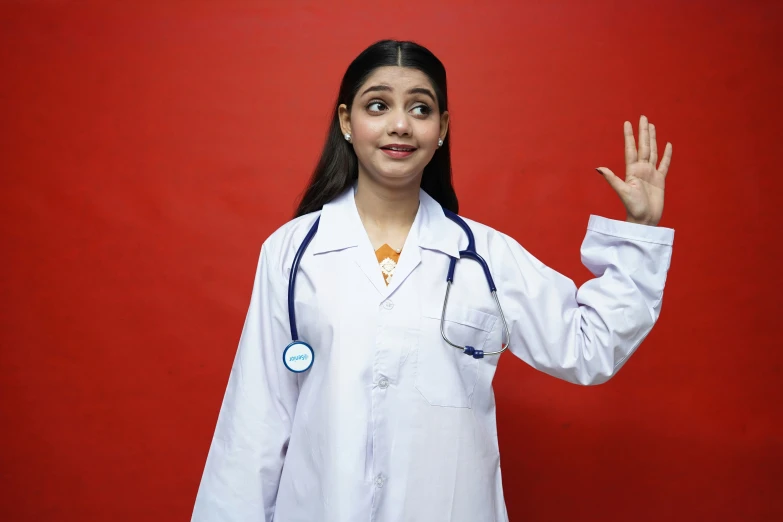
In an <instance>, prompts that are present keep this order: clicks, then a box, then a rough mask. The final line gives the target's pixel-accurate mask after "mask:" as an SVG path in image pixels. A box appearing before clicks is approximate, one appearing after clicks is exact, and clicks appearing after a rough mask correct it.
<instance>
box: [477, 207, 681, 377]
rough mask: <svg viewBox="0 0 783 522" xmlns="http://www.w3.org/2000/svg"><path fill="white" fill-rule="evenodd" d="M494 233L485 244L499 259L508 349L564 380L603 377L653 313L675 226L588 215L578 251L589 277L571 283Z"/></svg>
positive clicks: (637, 340) (639, 337) (625, 356)
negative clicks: (492, 239)
mask: <svg viewBox="0 0 783 522" xmlns="http://www.w3.org/2000/svg"><path fill="white" fill-rule="evenodd" d="M500 237H501V238H502V239H501V241H499V242H497V243H499V244H495V245H492V246H491V247H490V252H491V253H492V254H494V255H496V256H497V257H496V258H495V256H494V255H493V258H495V259H498V260H499V265H500V266H499V267H497V268H496V270H498V272H499V273H500V274H501V281H499V282H498V283H499V284H498V294H499V296H498V297H499V300H500V303H501V305H502V306H503V308H504V315H505V316H506V319H507V320H508V322H509V329H510V330H511V346H510V348H509V350H510V351H511V352H512V353H514V354H515V355H516V356H517V357H519V358H520V359H522V360H523V361H525V362H526V363H528V364H530V365H531V366H533V367H534V368H536V369H538V370H541V371H543V372H545V373H548V374H550V375H553V376H555V377H558V378H561V379H564V380H566V381H569V382H573V383H576V384H584V385H589V384H601V383H603V382H606V381H607V380H609V378H610V377H612V376H613V375H614V374H616V373H617V371H618V370H619V369H620V367H622V365H623V364H624V363H625V361H626V360H627V359H628V357H629V356H630V355H631V354H632V353H633V352H634V351H635V350H636V348H637V347H638V346H639V344H640V343H641V342H642V341H643V340H644V338H645V337H646V336H647V334H648V333H649V332H650V330H651V329H652V327H653V324H655V321H656V320H657V319H658V316H659V314H660V311H661V301H662V299H663V287H664V284H665V282H666V275H667V272H668V270H669V265H670V262H671V255H672V244H673V240H674V230H672V229H668V228H659V227H651V226H645V225H636V224H632V223H626V222H623V221H615V220H611V219H606V218H602V217H598V216H591V217H590V221H589V223H588V227H587V234H586V236H585V239H584V241H583V243H582V251H581V252H582V263H583V264H584V265H585V267H587V269H588V270H590V272H591V273H592V274H593V275H594V276H595V278H594V279H591V280H589V281H587V282H586V283H585V284H584V285H582V286H581V287H580V288H578V289H577V287H576V285H575V284H574V282H573V281H572V280H570V279H568V278H567V277H565V276H563V275H561V274H559V273H557V272H555V271H554V270H552V269H550V268H548V267H546V266H544V264H542V263H541V262H540V261H538V260H537V259H536V258H534V257H533V256H532V255H530V254H529V253H528V252H527V251H526V250H525V249H524V248H522V246H520V245H519V243H517V242H516V241H514V240H513V239H511V238H510V237H508V236H506V235H503V234H500ZM493 260H494V259H493ZM493 264H495V263H493Z"/></svg>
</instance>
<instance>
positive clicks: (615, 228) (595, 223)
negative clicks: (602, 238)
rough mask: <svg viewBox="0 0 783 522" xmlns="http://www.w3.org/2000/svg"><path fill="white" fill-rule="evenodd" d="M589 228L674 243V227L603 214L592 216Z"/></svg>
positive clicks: (616, 234) (605, 233) (665, 243)
mask: <svg viewBox="0 0 783 522" xmlns="http://www.w3.org/2000/svg"><path fill="white" fill-rule="evenodd" d="M587 230H590V231H592V232H596V233H598V234H604V235H607V236H614V237H620V238H623V239H628V240H631V241H644V242H647V243H657V244H660V245H669V246H671V245H672V244H673V243H674V229H672V228H665V227H651V226H648V225H638V224H636V223H628V222H627V221H617V220H616V219H609V218H605V217H601V216H590V221H588V223H587Z"/></svg>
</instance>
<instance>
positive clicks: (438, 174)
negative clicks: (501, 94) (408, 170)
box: [296, 40, 459, 216]
mask: <svg viewBox="0 0 783 522" xmlns="http://www.w3.org/2000/svg"><path fill="white" fill-rule="evenodd" d="M385 66H399V67H411V68H413V69H418V70H419V71H421V72H423V73H424V74H426V75H427V77H428V78H429V79H430V81H431V82H432V86H433V87H434V89H435V96H436V97H437V99H438V109H439V111H440V112H441V113H443V112H444V111H446V110H448V96H447V91H446V69H445V67H443V64H442V63H441V62H440V60H438V58H437V57H436V56H435V55H434V54H432V53H431V52H430V51H429V50H428V49H426V48H424V47H422V46H421V45H418V44H415V43H413V42H399V41H396V40H382V41H380V42H376V43H374V44H373V45H371V46H370V47H368V48H367V49H365V50H364V51H362V53H361V54H360V55H359V56H357V57H356V59H355V60H354V61H353V62H351V65H349V66H348V69H347V70H346V71H345V75H344V76H343V81H342V83H341V84H340V93H339V94H338V96H337V103H335V104H334V114H333V116H332V123H331V125H330V127H329V133H328V135H327V137H326V143H325V144H324V148H323V151H322V152H321V159H320V160H319V161H318V165H317V166H316V167H315V171H314V172H313V175H312V177H311V178H310V182H309V184H308V186H307V189H306V190H305V192H304V194H303V196H302V200H301V202H300V203H299V207H298V208H297V209H296V216H303V215H304V214H308V213H310V212H315V211H316V210H321V208H322V207H323V206H324V205H325V204H326V203H329V202H330V201H332V200H333V199H335V198H336V197H337V196H339V195H340V194H341V193H342V192H343V191H344V190H346V189H347V188H348V187H350V186H351V185H352V184H353V183H354V181H356V178H357V177H358V175H359V162H358V160H357V158H356V153H355V152H354V150H353V147H352V146H351V145H350V144H349V143H348V142H347V141H346V140H345V138H344V137H343V133H342V131H341V129H340V118H339V115H338V108H339V106H340V105H341V104H345V105H346V106H347V107H348V110H349V111H350V110H351V105H352V104H353V99H354V96H356V93H357V92H358V91H359V88H360V87H361V86H362V84H364V82H365V81H366V80H367V78H368V77H369V76H370V75H371V74H372V72H373V71H374V70H375V69H377V68H379V67H385ZM421 188H423V189H424V190H425V191H426V192H427V194H429V195H430V196H432V197H433V198H434V199H435V200H436V201H437V202H438V203H440V204H441V205H442V206H443V207H445V208H447V209H448V210H451V211H452V212H458V211H459V203H458V202H457V194H456V192H454V187H453V186H452V184H451V154H450V148H449V135H448V134H447V135H446V138H445V139H444V140H443V145H442V146H441V147H440V148H439V149H438V150H437V151H436V152H435V154H434V155H433V157H432V160H430V162H429V163H428V164H427V166H426V167H424V173H423V175H422V178H421Z"/></svg>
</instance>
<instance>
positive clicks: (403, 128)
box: [387, 108, 411, 136]
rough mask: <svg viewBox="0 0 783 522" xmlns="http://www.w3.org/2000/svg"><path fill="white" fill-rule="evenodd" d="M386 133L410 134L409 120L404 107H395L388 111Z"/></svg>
mask: <svg viewBox="0 0 783 522" xmlns="http://www.w3.org/2000/svg"><path fill="white" fill-rule="evenodd" d="M388 114H389V122H388V130H387V132H388V134H389V135H390V136H391V135H394V134H396V135H397V136H410V134H411V122H410V116H409V115H408V112H407V111H406V110H405V109H402V108H400V109H395V110H393V111H390V112H389V113H388Z"/></svg>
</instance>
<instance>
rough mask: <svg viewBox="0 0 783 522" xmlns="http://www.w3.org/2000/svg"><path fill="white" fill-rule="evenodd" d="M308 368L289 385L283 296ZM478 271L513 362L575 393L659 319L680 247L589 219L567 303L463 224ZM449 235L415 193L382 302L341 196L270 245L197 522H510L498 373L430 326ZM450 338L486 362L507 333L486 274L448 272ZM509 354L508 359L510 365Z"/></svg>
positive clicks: (510, 253) (541, 270)
mask: <svg viewBox="0 0 783 522" xmlns="http://www.w3.org/2000/svg"><path fill="white" fill-rule="evenodd" d="M318 214H320V215H321V222H320V226H319V230H318V233H317V235H316V236H315V239H314V240H313V242H312V243H311V244H310V246H309V248H308V249H307V251H306V253H305V255H304V257H303V259H302V263H301V266H300V271H299V274H298V276H297V281H296V316H297V324H298V327H299V335H300V338H301V339H303V340H305V341H307V342H308V343H310V344H311V345H312V347H313V349H314V351H315V360H314V364H313V367H312V368H311V369H310V370H309V371H307V372H305V373H302V374H294V373H291V372H289V371H288V370H287V369H286V368H285V366H284V365H283V361H282V353H283V350H284V349H285V347H286V346H287V345H288V344H289V342H290V331H289V323H288V311H287V281H288V277H289V272H290V267H291V264H292V260H293V256H294V254H295V252H296V250H297V248H298V247H299V245H300V243H301V241H302V239H303V237H304V236H305V234H306V233H307V231H308V230H309V229H310V226H311V225H312V223H313V222H314V220H315V218H316V217H317V215H318ZM466 221H467V222H468V224H469V225H470V227H471V228H472V230H473V233H474V234H475V237H476V245H477V249H478V252H479V254H480V255H482V256H483V257H484V259H486V260H487V262H488V263H489V266H490V269H491V271H492V275H493V277H494V279H495V282H496V284H497V288H498V295H499V299H500V303H501V305H502V306H503V311H504V313H505V316H506V318H507V320H508V321H509V326H510V328H511V331H512V338H511V348H510V349H509V352H511V353H513V354H514V355H516V356H517V357H519V358H521V359H522V360H523V361H525V362H527V363H528V364H530V365H532V366H533V367H535V368H538V369H539V370H541V371H543V372H546V373H548V374H551V375H554V376H556V377H559V378H561V379H565V380H567V381H571V382H574V383H579V384H598V383H602V382H604V381H606V380H607V379H609V378H610V377H611V376H612V375H614V374H615V373H616V372H617V371H618V370H619V368H620V367H621V366H622V365H623V363H624V362H625V361H626V360H627V358H628V356H629V355H631V354H632V353H633V352H634V350H635V349H636V347H637V346H639V343H641V342H642V340H643V339H644V338H645V336H646V335H647V334H648V333H649V331H650V329H651V328H652V326H653V323H654V322H655V320H656V319H657V317H658V314H659V313H660V307H661V298H662V296H663V287H664V282H665V280H666V273H667V271H668V269H669V263H670V259H671V253H672V246H671V245H672V241H673V238H674V231H673V230H671V229H666V228H657V227H648V226H642V225H634V224H630V223H626V222H620V221H614V220H609V219H605V218H601V217H597V216H591V217H590V220H589V223H588V227H587V229H588V230H587V235H586V237H585V239H584V242H583V244H582V260H583V263H584V265H585V266H586V267H587V268H588V269H589V270H590V271H591V272H592V273H593V274H594V275H595V276H596V278H595V279H592V280H590V281H588V282H587V283H585V284H584V285H582V287H581V288H578V289H577V287H576V286H575V285H574V283H573V282H572V281H571V280H570V279H568V278H566V277H564V276H562V275H560V274H558V273H556V272H555V271H553V270H551V269H549V268H547V267H546V266H544V265H543V264H542V263H541V262H539V261H538V260H537V259H535V258H534V257H533V256H532V255H530V254H529V253H528V252H527V251H526V250H525V249H524V248H522V247H521V246H520V245H519V244H518V243H517V242H516V241H514V240H513V239H512V238H510V237H508V236H506V235H504V234H502V233H500V232H497V231H495V230H493V229H491V228H489V227H486V226H484V225H481V224H479V223H476V222H474V221H470V220H466ZM466 245H467V238H466V237H465V234H464V233H463V232H462V231H461V229H460V228H459V227H458V226H457V225H456V224H454V223H453V222H452V221H450V220H449V219H448V218H447V217H446V216H445V215H444V214H443V211H442V209H441V208H440V206H439V205H438V204H437V202H435V201H434V200H433V199H432V198H431V197H430V196H429V195H427V194H426V193H425V192H423V191H422V192H421V198H420V206H419V210H418V213H417V216H416V219H415V221H414V223H413V226H412V228H411V230H410V233H409V235H408V238H407V241H406V243H405V245H404V248H403V250H402V255H401V257H400V260H399V263H398V265H397V268H396V270H395V274H394V277H393V278H392V280H391V282H390V284H389V286H388V287H387V286H386V284H385V283H384V280H383V276H382V273H381V270H380V268H379V266H378V260H377V258H376V256H375V252H374V251H373V248H372V245H371V243H370V241H369V238H368V237H367V234H366V232H365V230H364V228H363V226H362V223H361V220H360V219H359V215H358V212H357V210H356V204H355V201H354V193H353V190H348V191H346V193H345V194H343V195H342V196H340V197H339V198H338V199H337V200H335V201H334V202H332V203H330V204H328V205H326V206H325V207H324V209H323V210H322V211H321V212H319V213H314V214H309V215H306V216H303V217H300V218H297V219H295V220H293V221H291V222H290V223H287V224H286V225H284V226H283V227H281V228H280V229H279V230H278V231H276V232H275V233H274V234H272V236H271V237H269V239H268V240H267V241H266V242H265V243H264V245H263V247H262V250H261V256H260V260H259V264H258V270H257V272H256V278H255V285H254V288H253V294H252V299H251V302H250V309H249V311H248V314H247V319H246V322H245V326H244V329H243V332H242V337H241V340H240V343H239V349H238V351H237V355H236V360H235V362H234V367H233V370H232V372H231V375H230V379H229V382H228V389H227V391H226V395H225V398H224V400H223V405H222V408H221V411H220V416H219V419H218V422H217V428H216V430H215V435H214V438H213V440H212V445H211V447H210V450H209V455H208V458H207V462H206V467H205V470H204V474H203V477H202V481H201V486H200V488H199V492H198V496H197V499H196V504H195V509H194V512H193V518H192V520H193V521H196V522H207V521H209V522H218V521H256V522H257V521H271V520H274V521H276V522H368V521H380V522H392V521H395V522H397V521H400V522H403V521H404V522H446V521H449V522H477V521H482V522H484V521H506V520H507V515H506V509H505V503H504V499H503V489H502V485H501V473H500V462H499V456H498V441H497V430H496V424H495V401H494V396H493V391H492V378H493V375H494V374H495V369H496V366H497V363H498V360H499V358H498V357H497V356H495V357H486V358H484V359H481V360H476V359H473V358H471V357H468V356H466V355H464V354H463V353H462V352H460V351H459V350H457V349H455V348H452V347H450V346H448V345H446V344H445V343H444V342H443V341H442V340H441V335H440V314H441V307H442V305H443V297H444V293H445V290H446V283H445V278H446V272H447V270H448V263H449V257H448V256H458V249H459V248H464V247H465V246H466ZM447 316H448V322H447V326H446V332H447V335H448V336H449V338H450V339H452V340H453V341H455V342H457V343H458V344H469V345H472V346H474V347H476V348H480V349H483V350H485V351H491V350H497V349H498V348H499V346H500V343H501V331H502V323H501V321H500V319H499V316H498V313H497V312H496V309H495V305H494V301H493V300H492V297H491V295H490V293H489V290H488V287H487V284H486V282H485V279H484V275H483V272H482V271H481V269H480V267H479V265H478V264H476V263H475V262H473V261H471V260H467V259H465V260H462V261H460V262H458V263H457V270H456V275H455V284H454V287H453V289H452V292H451V296H450V299H449V308H448V314H447ZM503 356H506V355H505V354H504V355H503Z"/></svg>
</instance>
